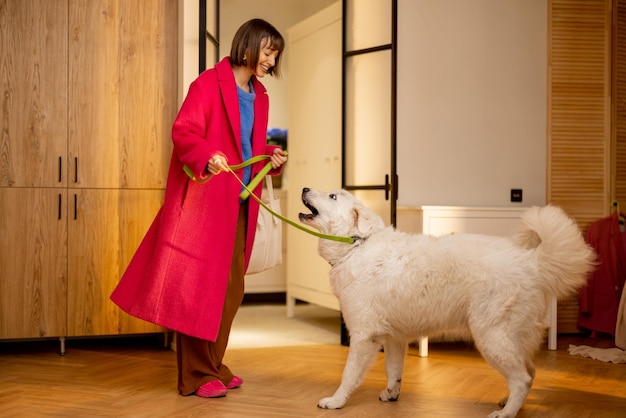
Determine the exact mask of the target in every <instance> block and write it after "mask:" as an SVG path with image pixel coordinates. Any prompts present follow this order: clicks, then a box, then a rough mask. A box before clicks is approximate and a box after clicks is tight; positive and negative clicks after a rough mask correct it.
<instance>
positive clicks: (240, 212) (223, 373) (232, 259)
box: [111, 19, 287, 398]
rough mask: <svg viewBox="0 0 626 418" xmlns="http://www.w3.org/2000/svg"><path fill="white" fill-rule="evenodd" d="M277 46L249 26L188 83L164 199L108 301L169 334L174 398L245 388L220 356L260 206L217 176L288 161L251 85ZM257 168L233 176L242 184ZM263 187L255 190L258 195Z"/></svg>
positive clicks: (275, 59)
mask: <svg viewBox="0 0 626 418" xmlns="http://www.w3.org/2000/svg"><path fill="white" fill-rule="evenodd" d="M284 45H285V44H284V39H283V37H282V36H281V34H280V33H279V32H278V31H277V30H276V29H275V28H274V27H273V26H272V25H270V24H269V23H267V22H266V21H264V20H261V19H253V20H250V21H248V22H246V23H245V24H243V25H242V26H241V27H240V28H239V30H238V31H237V33H236V34H235V37H234V39H233V44H232V48H231V52H230V56H228V57H226V58H224V59H223V60H222V61H221V62H219V63H218V64H216V65H215V67H214V68H213V69H210V70H208V71H205V72H204V73H202V74H201V75H200V76H199V77H198V78H197V79H196V80H195V81H194V82H193V83H192V84H191V86H190V87H189V92H188V94H187V97H186V98H185V100H184V102H183V104H182V107H181V109H180V111H179V113H178V116H177V117H176V120H175V121H174V126H173V128H172V141H173V143H174V150H173V154H172V159H171V163H170V169H169V174H168V180H167V186H166V192H165V202H164V204H163V207H162V208H161V210H160V211H159V213H158V214H157V216H156V219H155V220H154V222H153V223H152V226H151V227H150V229H149V230H148V232H147V234H146V236H145V238H144V239H143V241H142V243H141V245H140V246H139V249H138V250H137V252H136V253H135V255H134V257H133V259H132V260H131V262H130V265H129V266H128V268H127V270H126V272H125V273H124V275H123V276H122V279H121V280H120V283H119V284H118V286H117V288H116V289H115V291H114V292H113V294H112V295H111V299H112V300H113V302H115V303H116V304H117V305H118V306H119V307H120V308H122V309H123V310H124V311H126V312H128V313H129V314H131V315H133V316H136V317H138V318H141V319H144V320H146V321H150V322H153V323H155V324H158V325H161V326H164V327H166V328H169V329H172V330H175V331H177V335H176V351H177V364H178V390H179V392H180V393H181V394H182V395H191V394H194V393H195V394H196V395H197V396H201V397H206V398H213V397H221V396H225V395H226V392H227V390H229V389H233V388H236V387H238V386H240V385H241V384H242V382H243V380H242V379H241V378H240V377H238V376H235V375H234V374H233V373H232V372H231V371H230V369H229V368H228V367H227V366H226V365H224V364H223V363H222V359H223V357H224V353H225V351H226V346H227V344H228V337H229V334H230V328H231V324H232V322H233V319H234V317H235V314H236V313H237V310H238V308H239V305H240V304H241V302H242V300H243V293H244V274H245V271H246V268H247V265H248V261H249V259H250V252H251V250H252V243H253V241H254V235H255V231H256V221H257V215H258V213H259V204H258V203H257V202H256V200H254V199H252V198H250V199H246V200H244V201H242V200H240V198H239V193H240V192H241V184H239V183H238V182H237V179H235V178H234V177H233V175H232V174H231V173H224V174H222V175H218V174H220V173H222V172H224V171H227V170H228V167H227V166H228V165H235V164H240V163H241V162H243V161H245V160H247V159H249V158H250V157H252V156H256V155H262V154H265V155H271V160H270V161H271V163H272V167H273V169H272V171H270V174H274V175H276V174H279V173H280V172H281V170H282V165H283V164H284V163H285V162H286V161H287V158H286V156H285V153H284V151H283V150H282V149H280V148H279V147H275V146H270V145H267V144H266V135H267V134H266V132H267V123H268V110H269V101H268V97H267V94H266V90H265V88H264V87H263V85H262V84H261V83H260V82H259V81H258V79H259V78H262V77H264V76H265V75H266V74H270V75H274V76H279V75H280V65H279V64H280V56H281V53H282V51H283V49H284ZM265 164H267V161H264V162H260V163H256V164H254V165H252V166H248V167H246V168H243V169H239V170H235V174H236V175H237V176H239V177H240V178H241V179H242V180H243V182H244V183H246V184H247V183H248V182H249V180H250V179H251V178H253V177H254V175H255V174H256V173H258V172H259V171H260V170H261V169H262V168H263V166H264V165H265ZM185 165H187V166H188V167H189V168H190V169H191V170H192V171H193V174H194V177H195V178H196V179H198V180H199V181H197V182H196V181H192V180H190V178H189V177H188V175H187V174H186V173H185V171H184V170H183V167H184V166H185ZM261 184H262V183H261ZM261 189H262V185H259V186H258V187H257V188H256V190H255V191H254V193H255V194H256V195H257V196H259V197H260V195H261Z"/></svg>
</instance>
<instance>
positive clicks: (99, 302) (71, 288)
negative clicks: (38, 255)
mask: <svg viewBox="0 0 626 418" xmlns="http://www.w3.org/2000/svg"><path fill="white" fill-rule="evenodd" d="M162 199H163V191H160V190H118V189H70V192H69V202H70V203H69V206H70V209H69V218H70V219H69V227H68V258H69V261H68V292H67V295H68V307H67V313H68V330H67V331H68V332H67V335H68V336H82V335H110V334H124V333H142V332H159V331H162V330H163V329H162V328H160V327H156V326H154V325H152V324H148V323H146V322H144V321H140V320H138V319H135V318H131V317H129V316H128V315H126V314H123V313H122V312H121V310H120V309H119V308H118V307H117V306H116V305H115V304H114V303H113V302H111V300H110V299H109V295H110V294H111V292H113V290H114V289H115V286H116V285H117V283H118V281H119V278H120V277H121V275H122V273H123V272H124V270H125V268H126V266H127V264H128V262H129V261H130V258H131V257H132V255H133V254H134V252H135V250H136V248H137V246H138V245H139V242H140V241H141V239H142V238H143V236H144V234H145V233H146V231H147V230H148V227H149V226H150V224H151V223H152V220H153V219H154V216H155V215H156V213H157V212H158V210H159V208H160V206H161V203H162ZM74 202H75V203H74Z"/></svg>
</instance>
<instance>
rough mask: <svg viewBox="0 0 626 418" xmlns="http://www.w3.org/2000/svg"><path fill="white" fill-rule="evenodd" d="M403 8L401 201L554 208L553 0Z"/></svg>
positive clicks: (459, 0) (417, 1) (448, 1)
mask: <svg viewBox="0 0 626 418" xmlns="http://www.w3.org/2000/svg"><path fill="white" fill-rule="evenodd" d="M398 3H399V4H398V38H399V41H398V173H399V177H400V190H399V192H400V193H399V194H400V195H399V201H398V204H399V205H400V206H417V205H459V206H516V205H517V206H521V205H523V206H529V205H542V204H544V203H545V195H546V186H545V184H546V71H547V70H546V68H547V65H546V56H547V0H399V1H398ZM511 188H521V189H523V194H524V200H523V202H522V203H511V202H510V189H511Z"/></svg>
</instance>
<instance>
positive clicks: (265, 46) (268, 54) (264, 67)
mask: <svg viewBox="0 0 626 418" xmlns="http://www.w3.org/2000/svg"><path fill="white" fill-rule="evenodd" d="M271 46H272V43H271V42H270V39H268V38H266V39H264V40H263V42H261V51H260V52H259V64H258V65H257V66H256V68H255V70H254V75H255V76H257V77H258V78H263V77H264V76H265V74H267V72H268V71H269V70H270V68H272V67H273V66H274V65H275V64H276V58H277V57H278V54H279V51H277V50H274V49H271Z"/></svg>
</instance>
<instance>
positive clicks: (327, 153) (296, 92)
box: [286, 2, 341, 316]
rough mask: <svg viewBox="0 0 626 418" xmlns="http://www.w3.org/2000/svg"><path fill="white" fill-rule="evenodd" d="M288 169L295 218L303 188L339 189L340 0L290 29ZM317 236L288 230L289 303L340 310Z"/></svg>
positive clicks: (301, 208)
mask: <svg viewBox="0 0 626 418" xmlns="http://www.w3.org/2000/svg"><path fill="white" fill-rule="evenodd" d="M287 39H288V42H289V44H288V45H287V48H286V49H287V51H289V55H288V56H289V58H288V59H289V88H288V104H289V167H288V168H287V169H288V170H289V171H288V181H287V182H288V187H289V195H288V197H287V217H288V218H290V219H294V220H297V219H298V213H299V212H302V211H305V210H306V209H305V208H304V206H303V205H302V198H301V196H302V188H304V187H310V188H314V189H319V190H324V191H330V190H335V189H338V188H340V187H341V3H340V2H337V3H335V4H334V5H332V6H330V7H328V8H326V9H324V10H322V11H320V12H318V13H317V14H315V15H313V16H311V17H309V18H307V19H305V20H303V21H302V22H300V23H298V24H297V25H295V26H293V27H291V28H290V29H289V30H288V36H287ZM318 240H319V239H318V238H316V237H314V236H312V235H310V234H307V233H305V232H303V231H301V230H299V229H296V228H292V227H288V228H287V245H288V251H287V302H288V315H289V316H293V306H294V303H295V300H296V299H300V300H303V301H306V302H311V303H315V304H317V305H321V306H325V307H327V308H330V309H336V310H339V302H338V301H337V298H336V297H335V295H334V294H333V293H332V290H331V288H330V282H329V278H328V271H329V266H328V263H327V262H326V261H324V260H323V259H322V258H321V257H320V256H319V255H318V253H317V243H318Z"/></svg>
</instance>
